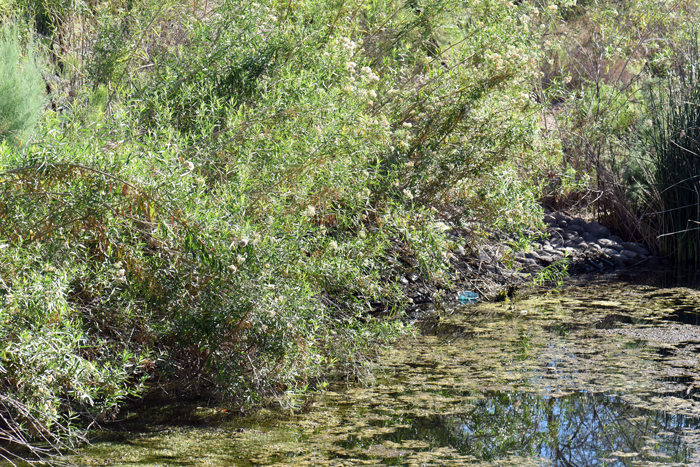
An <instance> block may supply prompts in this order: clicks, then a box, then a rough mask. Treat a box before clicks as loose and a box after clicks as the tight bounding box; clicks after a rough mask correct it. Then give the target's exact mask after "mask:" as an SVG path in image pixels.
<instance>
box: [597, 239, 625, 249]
mask: <svg viewBox="0 0 700 467" xmlns="http://www.w3.org/2000/svg"><path fill="white" fill-rule="evenodd" d="M597 243H598V245H600V246H602V247H603V248H612V249H613V250H617V251H621V250H624V249H625V248H624V247H623V246H622V245H620V244H619V243H617V242H615V241H613V240H610V239H609V238H601V239H599V240H598V242H597Z"/></svg>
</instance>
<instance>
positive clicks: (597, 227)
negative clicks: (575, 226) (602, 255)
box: [585, 221, 610, 238]
mask: <svg viewBox="0 0 700 467" xmlns="http://www.w3.org/2000/svg"><path fill="white" fill-rule="evenodd" d="M585 229H586V232H588V233H590V234H592V235H595V236H596V237H598V238H604V237H609V236H610V231H609V230H608V228H607V227H605V226H604V225H602V224H600V223H599V222H596V221H592V222H589V223H588V224H586V227H585Z"/></svg>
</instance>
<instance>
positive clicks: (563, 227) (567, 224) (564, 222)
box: [557, 219, 569, 229]
mask: <svg viewBox="0 0 700 467" xmlns="http://www.w3.org/2000/svg"><path fill="white" fill-rule="evenodd" d="M557 224H558V225H559V227H561V228H562V229H565V228H567V227H568V226H569V223H568V222H566V221H565V220H564V219H559V220H558V221H557Z"/></svg>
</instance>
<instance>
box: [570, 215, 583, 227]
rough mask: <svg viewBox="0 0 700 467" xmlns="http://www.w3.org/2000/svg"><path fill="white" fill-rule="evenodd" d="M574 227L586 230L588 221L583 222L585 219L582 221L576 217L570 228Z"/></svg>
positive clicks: (572, 220)
mask: <svg viewBox="0 0 700 467" xmlns="http://www.w3.org/2000/svg"><path fill="white" fill-rule="evenodd" d="M572 225H578V226H579V227H583V228H585V227H586V221H585V220H583V219H581V218H580V217H574V218H573V219H571V220H570V221H569V226H572Z"/></svg>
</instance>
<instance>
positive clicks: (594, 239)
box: [583, 232, 598, 243]
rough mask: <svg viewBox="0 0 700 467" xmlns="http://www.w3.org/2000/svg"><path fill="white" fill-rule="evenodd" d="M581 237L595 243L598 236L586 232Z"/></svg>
mask: <svg viewBox="0 0 700 467" xmlns="http://www.w3.org/2000/svg"><path fill="white" fill-rule="evenodd" d="M583 239H584V240H585V241H587V242H588V243H596V242H597V241H598V237H596V236H595V235H593V234H590V233H588V232H586V233H584V234H583Z"/></svg>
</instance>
